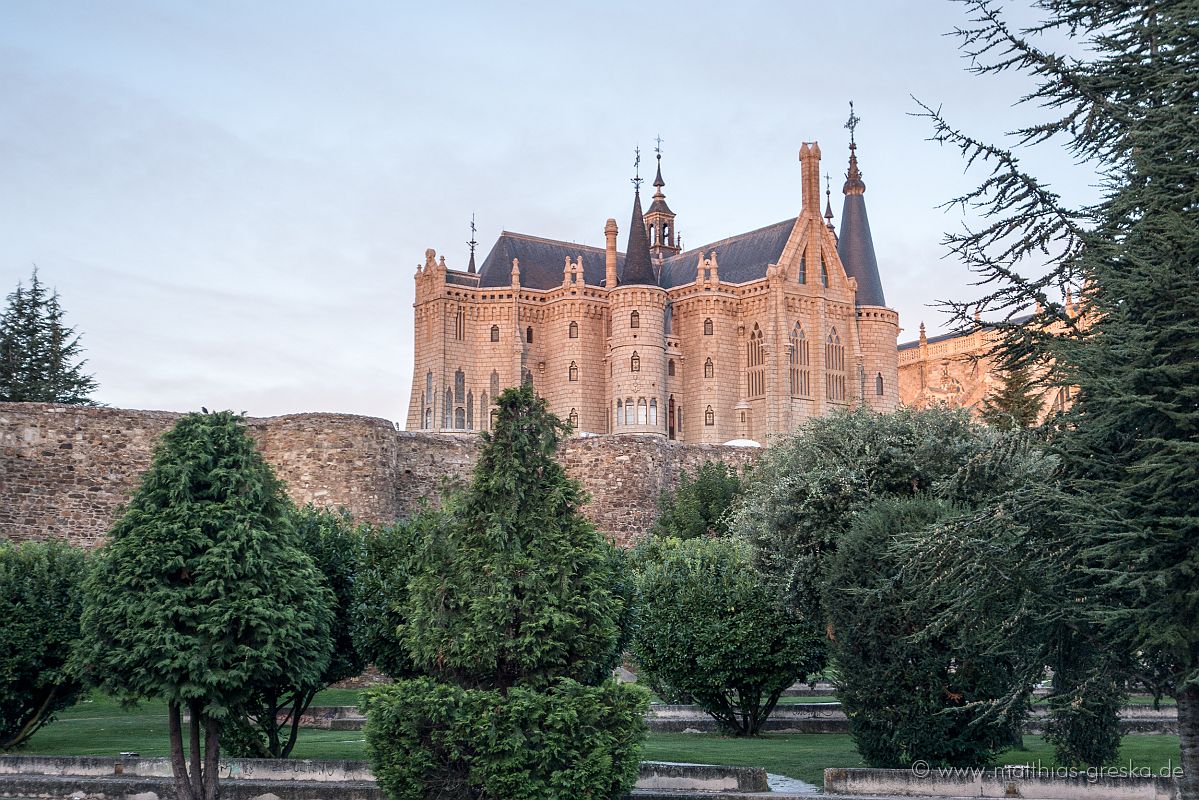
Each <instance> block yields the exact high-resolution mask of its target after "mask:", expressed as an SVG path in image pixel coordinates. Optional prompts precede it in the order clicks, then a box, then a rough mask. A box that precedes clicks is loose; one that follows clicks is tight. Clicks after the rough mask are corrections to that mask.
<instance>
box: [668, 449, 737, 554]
mask: <svg viewBox="0 0 1199 800" xmlns="http://www.w3.org/2000/svg"><path fill="white" fill-rule="evenodd" d="M740 495H741V478H739V477H738V476H737V472H736V471H735V470H733V469H731V468H729V467H728V465H726V464H724V463H722V462H720V461H705V462H704V463H703V464H701V465H700V467H699V469H697V470H696V471H695V474H694V475H691V474H688V473H687V472H685V471H684V472H681V473H680V474H679V485H678V488H677V489H675V490H674V491H669V490H668V491H665V492H663V493H662V495H661V497H659V498H658V519H657V520H655V521H654V524H653V527H652V528H651V529H650V534H651V535H652V536H672V537H675V538H677V539H693V538H695V537H697V536H726V535H727V534H728V532H729V521H728V511H729V509H730V508H731V507H732V505H733V503H734V502H735V501H736V500H737V498H738V497H740Z"/></svg>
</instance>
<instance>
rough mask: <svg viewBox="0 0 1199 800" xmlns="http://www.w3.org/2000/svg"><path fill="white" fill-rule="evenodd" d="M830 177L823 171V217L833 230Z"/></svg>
mask: <svg viewBox="0 0 1199 800" xmlns="http://www.w3.org/2000/svg"><path fill="white" fill-rule="evenodd" d="M831 180H832V179H831V178H830V177H829V174H828V173H827V172H826V173H824V219H825V221H826V222H827V223H828V229H829V230H830V231H834V232H835V230H834V228H833V190H832V189H831V188H830V186H831Z"/></svg>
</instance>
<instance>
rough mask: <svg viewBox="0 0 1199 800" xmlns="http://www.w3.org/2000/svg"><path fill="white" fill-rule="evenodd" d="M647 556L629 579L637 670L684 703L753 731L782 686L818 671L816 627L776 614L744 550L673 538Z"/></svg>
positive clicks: (739, 730) (778, 608)
mask: <svg viewBox="0 0 1199 800" xmlns="http://www.w3.org/2000/svg"><path fill="white" fill-rule="evenodd" d="M657 551H658V552H657V553H656V554H655V556H654V558H653V560H648V561H647V562H645V564H644V567H643V571H642V572H641V574H640V575H639V577H638V581H637V589H638V602H637V609H638V611H637V616H638V619H637V628H636V634H635V638H634V642H633V652H634V654H635V656H636V658H637V662H638V664H639V665H640V667H641V670H642V674H643V675H645V678H646V680H647V682H648V683H649V684H650V685H651V686H652V685H665V686H667V687H670V688H671V689H673V690H676V691H679V692H682V693H685V694H686V695H689V696H690V697H692V698H694V700H695V702H697V703H699V704H700V705H701V706H703V708H704V710H705V711H707V712H708V714H710V715H711V716H712V718H713V719H715V720H716V721H717V723H719V724H720V726H721V728H722V729H723V730H725V731H726V732H728V733H731V734H734V735H739V736H740V735H754V734H757V733H758V732H759V730H760V729H761V727H762V725H763V723H765V721H766V719H767V717H769V716H770V712H771V711H772V710H773V709H774V706H775V704H776V703H777V702H778V699H779V696H780V695H781V694H782V692H783V690H784V689H786V688H787V687H788V686H790V685H791V684H792V683H794V682H795V681H796V680H797V679H798V680H803V679H804V678H805V677H806V675H807V674H808V673H810V672H814V671H816V670H819V669H820V668H822V667H823V666H824V664H823V655H824V647H823V646H822V643H821V630H820V626H819V624H818V623H814V622H813V621H811V620H805V619H802V618H800V617H799V616H798V615H796V614H795V613H794V612H792V611H789V610H788V609H786V608H784V606H783V605H782V603H781V602H780V601H779V599H778V594H777V593H776V592H774V591H772V590H771V589H770V588H769V587H768V586H767V585H766V584H765V582H764V581H763V580H762V577H761V576H760V575H759V574H758V573H757V572H756V571H755V570H754V569H753V566H752V563H751V560H750V555H749V552H748V548H746V547H745V546H744V545H741V544H738V543H734V542H730V541H727V540H720V539H706V538H703V539H691V540H688V541H678V540H673V541H672V542H669V543H663V544H661V545H659V546H658V548H657Z"/></svg>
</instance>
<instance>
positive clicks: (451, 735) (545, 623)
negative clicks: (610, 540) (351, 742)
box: [366, 385, 646, 800]
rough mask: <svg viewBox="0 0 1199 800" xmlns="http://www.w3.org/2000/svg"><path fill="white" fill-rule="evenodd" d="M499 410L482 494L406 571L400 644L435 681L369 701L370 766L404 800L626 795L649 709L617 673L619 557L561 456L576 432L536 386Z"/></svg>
mask: <svg viewBox="0 0 1199 800" xmlns="http://www.w3.org/2000/svg"><path fill="white" fill-rule="evenodd" d="M497 405H498V406H499V411H498V414H497V417H496V420H495V428H494V432H493V433H491V434H483V438H484V442H485V446H484V448H483V451H482V453H481V454H480V457H479V461H478V463H477V464H476V467H475V470H474V475H473V479H472V482H471V484H470V486H469V487H468V488H467V489H466V490H465V491H464V492H463V493H462V494H461V495H460V496H459V497H457V498H455V499H454V500H453V502H451V503H450V504H449V506H448V508H447V509H446V510H444V511H442V512H439V513H440V519H438V520H436V522H430V523H429V524H428V530H429V531H430V532H431V533H432V534H433V535H431V536H429V537H428V538H427V539H426V540H425V542H424V547H422V548H420V549H419V551H417V552H415V553H414V554H413V558H412V560H411V562H410V564H409V567H410V570H411V572H410V579H409V581H408V584H407V587H408V592H409V594H408V597H407V600H406V602H404V603H403V607H404V612H403V613H399V612H397V617H398V619H399V623H400V624H399V627H398V628H397V636H398V640H399V641H400V642H401V643H402V644H403V645H405V646H406V648H407V650H408V653H409V656H410V658H411V663H412V666H413V669H415V670H417V671H419V673H421V674H422V675H423V676H424V677H418V678H410V679H407V680H402V681H399V682H397V683H396V684H394V685H393V686H391V687H384V688H382V689H378V690H375V691H374V692H372V693H370V694H369V695H368V700H367V703H366V705H367V708H368V724H367V729H366V737H367V746H368V752H369V753H370V756H371V761H372V765H373V768H374V772H375V775H376V777H377V778H378V780H379V782H380V785H381V786H383V787H384V789H385V790H386V791H387V792H388V793H389V794H390V795H391V796H392V797H395V798H430V800H432V798H440V797H447V796H450V797H455V798H464V799H465V800H484V799H486V800H492V799H497V800H498V798H504V799H505V800H507V798H529V799H530V800H532V799H533V798H546V800H549V799H550V798H560V797H565V796H570V795H571V794H573V793H578V794H579V795H580V796H583V797H592V798H615V797H619V796H621V795H622V794H623V793H624V792H626V791H627V790H628V789H629V788H630V787H631V785H632V783H633V781H634V780H635V779H636V774H637V761H638V756H639V752H640V742H641V739H642V737H643V736H644V730H645V723H644V719H643V715H644V712H645V708H646V700H645V695H644V693H643V692H642V691H641V690H640V689H638V688H636V687H633V686H625V685H621V684H617V683H616V682H615V681H613V680H612V678H611V675H610V673H611V670H612V668H613V667H614V666H615V664H616V662H617V660H618V658H619V655H620V653H619V650H618V647H619V642H620V626H619V623H620V619H621V616H622V614H623V603H622V602H621V600H620V598H619V597H618V596H617V594H616V593H615V592H614V591H613V587H614V586H616V585H617V580H616V578H617V576H616V575H614V573H613V570H614V566H615V560H614V559H613V557H612V553H611V548H610V546H609V545H608V544H607V543H606V542H604V540H603V538H602V537H601V536H600V535H599V534H598V533H597V532H596V530H595V528H594V527H593V526H592V525H591V524H590V523H588V522H587V521H586V519H585V518H584V517H583V516H582V514H581V513H580V510H579V509H580V507H581V506H582V504H583V502H584V496H583V494H582V491H581V489H580V487H579V485H578V483H577V482H575V481H572V480H570V479H569V478H567V476H566V473H565V471H564V470H563V469H562V467H561V465H560V464H558V463H557V461H555V460H554V452H555V450H556V449H557V446H558V443H559V441H560V438H561V436H562V434H563V433H564V432H565V430H566V427H565V426H564V425H563V424H562V422H561V421H559V420H558V419H557V418H556V417H554V416H553V415H552V414H550V413H549V412H548V411H546V408H545V401H544V400H542V399H540V398H538V397H537V396H536V395H535V394H534V392H533V389H532V387H531V386H528V385H526V386H523V387H521V388H520V389H509V390H507V391H505V392H504V393H503V394H501V395H500V397H499V398H497ZM429 513H435V512H429ZM400 599H402V598H400ZM389 602H392V601H389Z"/></svg>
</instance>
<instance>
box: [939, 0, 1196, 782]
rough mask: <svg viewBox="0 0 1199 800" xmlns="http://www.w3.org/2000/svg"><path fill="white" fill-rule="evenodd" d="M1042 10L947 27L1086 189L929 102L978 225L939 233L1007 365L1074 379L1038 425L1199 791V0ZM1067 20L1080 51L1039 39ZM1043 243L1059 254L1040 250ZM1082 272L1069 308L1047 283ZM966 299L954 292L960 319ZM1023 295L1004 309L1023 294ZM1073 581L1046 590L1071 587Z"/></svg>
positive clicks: (1100, 2)
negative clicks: (1026, 317) (1039, 116)
mask: <svg viewBox="0 0 1199 800" xmlns="http://www.w3.org/2000/svg"><path fill="white" fill-rule="evenodd" d="M1038 5H1039V7H1040V8H1041V9H1042V10H1043V11H1044V12H1045V14H1046V20H1045V22H1044V23H1043V24H1041V25H1039V26H1037V27H1035V28H1032V29H1029V30H1023V31H1021V30H1014V29H1013V28H1011V27H1010V26H1009V25H1008V24H1007V23H1006V21H1005V19H1004V17H1003V15H1002V13H1001V12H1000V10H999V8H998V6H997V5H996V4H994V3H992V2H987V1H986V0H974V1H973V2H970V3H968V6H969V8H970V9H971V13H972V23H971V24H970V25H969V26H967V27H965V28H964V29H962V30H960V31H959V33H960V35H961V36H962V41H963V44H964V48H965V50H966V53H967V55H968V56H969V57H970V58H971V62H972V64H973V65H974V66H973V68H974V69H975V71H977V72H979V73H983V74H989V73H996V72H1001V71H1005V70H1017V71H1022V72H1024V73H1026V74H1028V75H1030V76H1032V77H1033V79H1034V80H1035V81H1036V87H1035V88H1034V89H1033V90H1032V91H1031V92H1030V93H1029V94H1028V95H1027V96H1026V98H1025V100H1026V101H1031V102H1035V103H1037V104H1038V105H1040V106H1041V107H1044V108H1048V109H1050V110H1052V111H1053V112H1054V115H1053V117H1052V118H1051V119H1050V120H1048V121H1045V122H1039V123H1034V124H1030V125H1028V126H1026V127H1025V128H1023V129H1020V130H1019V131H1017V132H1016V136H1017V138H1018V139H1020V140H1021V141H1023V142H1024V143H1027V144H1032V145H1036V144H1041V143H1045V142H1049V141H1050V140H1058V141H1061V142H1063V144H1064V146H1065V147H1066V149H1067V150H1068V151H1069V152H1070V154H1071V156H1072V157H1073V158H1074V159H1075V160H1076V161H1078V162H1081V163H1083V164H1086V165H1088V166H1090V167H1092V168H1094V170H1095V172H1096V173H1097V174H1098V175H1100V176H1101V180H1102V188H1103V197H1102V199H1101V200H1100V201H1099V202H1098V203H1097V204H1095V205H1094V206H1092V207H1087V208H1081V209H1074V208H1070V207H1069V206H1068V205H1067V204H1066V203H1064V202H1063V201H1062V199H1061V198H1060V197H1059V196H1058V195H1057V194H1056V193H1054V192H1053V191H1051V190H1050V189H1049V188H1048V187H1047V186H1046V185H1045V184H1044V183H1043V182H1041V181H1039V180H1038V179H1037V178H1036V177H1035V176H1034V175H1031V174H1030V173H1028V172H1027V171H1026V170H1025V169H1024V168H1023V166H1022V164H1021V162H1020V160H1019V158H1018V157H1017V156H1016V155H1015V154H1014V153H1013V152H1012V151H1010V150H1008V149H1005V148H1003V147H1001V146H997V145H992V144H987V143H985V142H982V141H980V140H978V139H977V138H974V137H971V136H970V135H968V134H966V133H964V132H962V131H960V130H958V129H955V128H954V127H953V126H952V125H951V124H950V123H949V122H948V121H947V120H946V119H944V118H943V117H942V115H941V113H940V112H939V111H933V110H931V109H926V110H927V113H928V115H929V117H930V118H931V120H932V123H933V125H934V130H935V134H934V136H935V138H937V139H938V140H940V141H942V142H946V143H950V144H953V145H955V146H957V147H958V148H960V150H961V151H962V152H963V154H965V155H966V156H967V158H968V159H970V161H971V162H973V163H980V162H981V163H985V164H988V165H989V166H990V168H991V171H990V173H989V175H988V176H987V177H986V178H985V179H984V181H983V182H982V184H981V185H980V186H979V188H978V189H976V190H975V191H973V192H971V193H969V194H967V195H965V196H964V197H962V198H959V201H960V202H961V203H962V204H963V205H968V206H973V207H975V208H981V209H982V211H983V212H984V213H985V214H987V220H986V224H985V225H984V226H983V227H981V228H979V229H978V230H969V231H966V232H965V233H963V234H960V235H956V236H954V237H951V239H950V243H951V245H952V246H953V247H954V249H955V250H956V251H957V252H958V253H959V254H960V255H961V256H962V257H963V258H964V260H965V261H966V263H967V264H968V265H969V266H970V267H972V268H973V269H975V270H976V271H977V272H979V273H980V277H981V279H982V283H983V284H984V285H988V286H990V287H993V289H992V291H991V292H990V293H989V294H988V295H987V296H986V297H984V298H982V308H983V312H984V313H991V314H998V315H1000V316H1002V317H1003V320H1004V325H1003V327H1004V328H1005V330H1006V334H1007V335H1006V337H1005V339H1004V341H1003V343H1002V346H1001V348H1000V353H999V354H1000V356H1001V357H1003V358H1004V359H1006V363H1007V364H1009V365H1013V364H1032V363H1034V362H1036V361H1038V360H1044V359H1051V360H1052V361H1053V363H1054V364H1055V369H1056V370H1057V371H1058V373H1059V374H1060V380H1061V382H1062V383H1063V384H1064V385H1073V386H1076V387H1077V388H1078V392H1077V395H1076V399H1075V403H1074V405H1073V407H1072V408H1071V410H1070V411H1069V412H1068V413H1067V414H1065V415H1063V419H1062V422H1063V424H1062V425H1061V428H1060V433H1059V435H1058V436H1057V437H1056V439H1055V440H1054V444H1055V447H1056V449H1057V451H1058V453H1059V454H1060V457H1061V459H1062V467H1061V475H1062V481H1063V485H1064V490H1065V496H1066V497H1067V498H1069V499H1070V502H1071V511H1072V512H1073V518H1074V524H1075V531H1074V536H1075V538H1076V539H1077V540H1078V541H1080V542H1082V544H1083V547H1082V552H1081V554H1080V555H1081V558H1082V564H1083V566H1084V567H1085V568H1086V570H1087V573H1088V575H1089V576H1090V578H1091V579H1092V580H1093V582H1094V585H1093V586H1092V587H1090V590H1089V591H1088V593H1087V594H1086V595H1085V596H1086V597H1088V598H1093V599H1095V600H1098V601H1100V602H1098V603H1096V604H1094V605H1091V604H1086V605H1087V607H1090V608H1093V609H1094V611H1093V613H1092V614H1090V618H1091V620H1092V621H1094V622H1096V623H1098V624H1101V625H1103V627H1104V631H1105V637H1104V639H1105V642H1106V644H1107V647H1109V648H1110V649H1111V650H1112V651H1113V653H1114V654H1115V656H1116V657H1117V658H1119V657H1120V656H1121V655H1122V654H1130V655H1131V654H1136V655H1137V656H1138V657H1140V658H1144V659H1146V660H1147V661H1148V662H1149V663H1152V664H1155V665H1158V666H1157V669H1158V673H1159V674H1160V675H1163V676H1164V683H1165V685H1166V687H1167V689H1168V691H1169V692H1170V693H1172V694H1173V696H1174V697H1175V698H1176V699H1177V701H1178V710H1179V733H1180V738H1181V746H1182V765H1183V770H1184V777H1183V779H1182V797H1183V798H1184V799H1185V800H1194V799H1195V798H1199V625H1196V623H1195V620H1196V617H1197V615H1199V581H1196V580H1195V575H1196V574H1197V573H1199V513H1197V511H1196V506H1195V498H1196V497H1199V471H1196V469H1195V466H1194V465H1195V463H1196V456H1197V455H1199V450H1197V447H1199V446H1197V444H1196V442H1199V272H1197V271H1196V269H1195V264H1196V263H1199V202H1197V201H1196V197H1197V191H1199V190H1197V187H1199V172H1197V171H1196V169H1195V153H1196V152H1199V126H1196V125H1195V124H1194V120H1195V119H1196V118H1199V69H1196V68H1195V63H1196V60H1197V59H1199V37H1197V36H1196V33H1195V31H1196V25H1195V21H1196V18H1197V16H1199V8H1197V6H1196V4H1195V2H1194V0H1172V1H1168V2H1119V3H1113V2H1108V1H1107V0H1043V2H1041V3H1039V4H1038ZM1042 33H1052V34H1054V35H1058V36H1064V37H1066V38H1067V39H1069V40H1071V41H1072V42H1073V43H1074V44H1076V45H1078V47H1077V51H1078V52H1079V53H1081V54H1082V55H1080V56H1065V55H1061V54H1059V53H1055V52H1051V51H1047V50H1044V49H1042V48H1041V47H1039V46H1038V42H1039V39H1038V37H1039V35H1040V34H1042ZM1045 253H1051V254H1055V255H1057V256H1058V257H1057V259H1056V260H1055V261H1054V262H1053V263H1051V264H1050V265H1049V267H1048V268H1045V266H1044V255H1045ZM1071 285H1075V286H1077V285H1081V286H1082V287H1083V292H1082V309H1081V314H1080V315H1078V316H1077V317H1075V316H1074V315H1072V314H1069V313H1067V312H1066V309H1065V308H1064V307H1063V305H1062V304H1061V303H1060V302H1059V301H1058V300H1057V297H1058V296H1059V293H1061V292H1063V291H1064V290H1065V289H1066V288H1068V287H1069V286H1071ZM974 302H976V301H975V300H971V302H970V303H969V304H964V305H963V306H959V307H957V308H956V311H957V312H958V317H959V320H960V321H962V322H963V323H964V324H969V323H968V322H967V321H966V317H967V316H968V315H969V313H970V312H969V310H968V309H969V307H970V306H971V305H973V303H974ZM1034 306H1036V307H1037V308H1038V312H1037V313H1036V314H1034V316H1033V318H1032V320H1031V321H1030V322H1029V323H1026V324H1024V325H1015V324H1012V323H1013V322H1014V321H1015V317H1016V315H1017V314H1019V313H1020V312H1021V311H1022V310H1023V309H1027V308H1030V307H1034ZM1075 599H1076V598H1071V597H1065V598H1062V602H1063V603H1069V602H1071V601H1073V600H1075Z"/></svg>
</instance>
